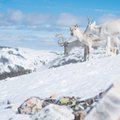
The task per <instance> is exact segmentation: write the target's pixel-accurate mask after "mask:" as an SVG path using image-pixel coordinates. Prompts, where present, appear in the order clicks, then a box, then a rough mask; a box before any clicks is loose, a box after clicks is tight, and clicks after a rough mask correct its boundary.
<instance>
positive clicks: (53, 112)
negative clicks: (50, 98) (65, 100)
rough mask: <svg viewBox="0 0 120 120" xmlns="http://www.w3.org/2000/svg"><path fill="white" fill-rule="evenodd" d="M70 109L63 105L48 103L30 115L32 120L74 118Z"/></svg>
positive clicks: (65, 119) (69, 119)
mask: <svg viewBox="0 0 120 120" xmlns="http://www.w3.org/2000/svg"><path fill="white" fill-rule="evenodd" d="M72 112H73V111H72V110H71V109H70V108H67V107H65V106H58V105H53V104H51V105H48V106H46V107H45V108H43V109H42V110H41V111H40V112H39V113H37V114H36V115H34V116H33V117H32V120H36V119H39V120H74V115H73V114H72Z"/></svg>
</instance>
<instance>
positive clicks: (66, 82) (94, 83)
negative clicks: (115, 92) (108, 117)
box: [0, 55, 120, 120]
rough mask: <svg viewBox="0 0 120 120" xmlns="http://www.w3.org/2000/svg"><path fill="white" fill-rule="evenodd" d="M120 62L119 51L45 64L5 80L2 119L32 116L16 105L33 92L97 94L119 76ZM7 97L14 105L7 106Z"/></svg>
mask: <svg viewBox="0 0 120 120" xmlns="http://www.w3.org/2000/svg"><path fill="white" fill-rule="evenodd" d="M119 66H120V55H117V56H111V57H105V58H100V59H92V60H90V61H87V62H82V63H75V64H68V65H65V66H61V67H57V68H51V69H48V68H47V67H42V68H41V69H39V71H38V72H34V73H31V74H28V75H23V76H18V77H14V78H7V79H5V80H2V81H0V120H8V119H9V118H13V120H31V118H30V116H27V115H19V114H16V112H17V108H18V107H19V106H20V105H21V104H22V103H23V102H24V101H25V100H26V99H28V98H29V97H32V96H37V97H40V98H47V97H49V96H51V95H55V96H56V98H59V97H61V96H76V97H81V98H82V99H85V98H91V97H93V96H95V95H98V94H99V92H101V91H104V90H105V89H107V88H108V87H109V85H111V84H112V83H113V81H114V80H116V79H117V77H118V76H119V73H120V67H119ZM8 100H9V101H10V102H11V104H12V108H11V109H5V107H6V106H7V105H6V101H8Z"/></svg>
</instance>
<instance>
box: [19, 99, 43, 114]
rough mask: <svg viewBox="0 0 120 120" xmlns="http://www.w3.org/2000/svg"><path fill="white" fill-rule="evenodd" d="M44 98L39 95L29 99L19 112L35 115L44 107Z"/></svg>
mask: <svg viewBox="0 0 120 120" xmlns="http://www.w3.org/2000/svg"><path fill="white" fill-rule="evenodd" d="M42 105H43V100H41V99H40V98H38V97H31V98H29V99H27V100H26V101H25V102H24V103H23V104H22V105H21V106H20V107H19V108H18V113H20V114H29V115H33V114H35V113H37V112H38V111H39V110H41V109H42Z"/></svg>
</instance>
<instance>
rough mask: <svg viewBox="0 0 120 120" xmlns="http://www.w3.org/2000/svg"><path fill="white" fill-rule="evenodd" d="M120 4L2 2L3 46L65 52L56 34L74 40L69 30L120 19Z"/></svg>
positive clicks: (102, 0) (107, 0) (98, 0)
mask: <svg viewBox="0 0 120 120" xmlns="http://www.w3.org/2000/svg"><path fill="white" fill-rule="evenodd" d="M119 6H120V0H0V45H1V46H10V47H27V48H33V49H46V50H47V49H52V50H59V49H62V48H60V47H59V46H58V44H57V41H58V40H57V39H56V38H55V34H58V33H62V34H64V36H65V37H66V38H69V37H70V31H69V27H70V26H71V25H74V24H78V25H79V26H81V27H82V28H84V27H85V26H86V25H87V17H90V18H91V19H92V20H95V21H97V23H98V24H100V23H103V22H105V21H107V20H109V19H116V18H119V17H120V7H119Z"/></svg>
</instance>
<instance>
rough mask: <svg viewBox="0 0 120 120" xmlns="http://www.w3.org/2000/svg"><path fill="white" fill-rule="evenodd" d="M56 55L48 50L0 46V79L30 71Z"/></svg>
mask: <svg viewBox="0 0 120 120" xmlns="http://www.w3.org/2000/svg"><path fill="white" fill-rule="evenodd" d="M56 56H57V54H56V53H52V52H50V51H42V50H41V51H37V50H32V49H26V48H11V47H6V46H0V80H2V79H5V78H7V77H14V76H18V75H22V74H27V73H31V72H33V71H35V70H36V69H37V68H39V67H41V66H43V65H45V64H47V63H48V62H49V61H50V60H52V59H54V58H55V57H56Z"/></svg>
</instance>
